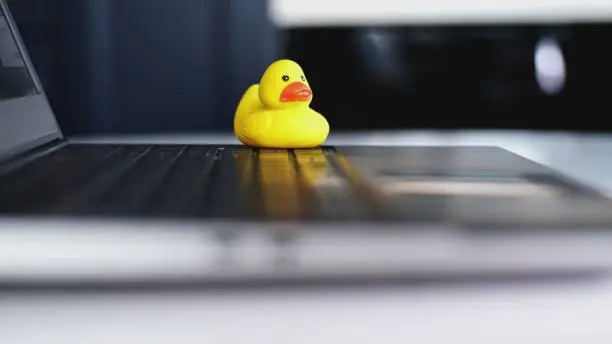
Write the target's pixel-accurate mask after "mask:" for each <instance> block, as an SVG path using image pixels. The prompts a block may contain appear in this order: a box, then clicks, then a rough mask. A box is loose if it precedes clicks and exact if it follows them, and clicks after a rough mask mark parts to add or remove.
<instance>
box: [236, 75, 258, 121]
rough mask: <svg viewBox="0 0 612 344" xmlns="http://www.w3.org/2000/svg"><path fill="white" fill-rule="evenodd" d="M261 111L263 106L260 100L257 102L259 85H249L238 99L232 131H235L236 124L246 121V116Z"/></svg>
mask: <svg viewBox="0 0 612 344" xmlns="http://www.w3.org/2000/svg"><path fill="white" fill-rule="evenodd" d="M261 109H263V104H262V103H261V100H259V85H258V84H255V85H251V87H249V88H248V89H247V91H246V92H245V93H244V95H243V96H242V98H241V99H240V103H238V107H237V108H236V114H235V116H234V129H236V125H237V124H238V123H241V122H242V121H244V120H245V119H246V116H248V115H250V114H252V113H253V112H255V111H259V110H261Z"/></svg>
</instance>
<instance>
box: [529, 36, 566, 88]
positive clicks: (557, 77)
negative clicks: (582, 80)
mask: <svg viewBox="0 0 612 344" xmlns="http://www.w3.org/2000/svg"><path fill="white" fill-rule="evenodd" d="M534 65H535V72H536V79H537V81H538V85H540V88H541V89H542V91H544V92H545V93H548V94H550V95H554V94H557V93H559V92H561V90H563V87H564V86H565V75H566V72H565V59H564V58H563V51H562V50H561V47H560V46H559V44H558V43H557V42H556V41H555V40H554V39H552V38H544V39H542V40H540V41H539V42H538V44H537V45H536V48H535V56H534Z"/></svg>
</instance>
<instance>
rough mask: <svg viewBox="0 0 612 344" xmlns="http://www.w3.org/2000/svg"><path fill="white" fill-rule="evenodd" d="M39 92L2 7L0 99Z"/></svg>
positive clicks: (0, 24)
mask: <svg viewBox="0 0 612 344" xmlns="http://www.w3.org/2000/svg"><path fill="white" fill-rule="evenodd" d="M37 93H38V90H37V88H36V85H35V83H34V80H33V79H32V76H31V75H30V73H29V71H28V68H27V66H26V63H25V61H24V58H23V56H22V54H21V52H20V50H19V45H18V44H17V42H16V41H15V36H14V34H13V32H12V29H11V26H10V25H9V21H8V19H7V16H6V14H5V13H4V10H3V9H2V8H0V100H4V99H9V98H20V97H26V96H29V95H33V94H37Z"/></svg>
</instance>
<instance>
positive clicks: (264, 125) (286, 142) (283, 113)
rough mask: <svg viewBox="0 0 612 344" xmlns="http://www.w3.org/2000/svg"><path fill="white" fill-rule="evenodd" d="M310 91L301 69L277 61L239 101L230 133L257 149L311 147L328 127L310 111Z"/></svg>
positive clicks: (322, 140)
mask: <svg viewBox="0 0 612 344" xmlns="http://www.w3.org/2000/svg"><path fill="white" fill-rule="evenodd" d="M311 101H312V90H311V89H310V85H309V84H308V81H307V80H306V77H305V75H304V71H302V67H300V65H298V64H297V63H296V62H294V61H291V60H278V61H276V62H274V63H272V64H271V65H270V66H269V67H268V69H266V71H265V72H264V74H263V76H262V78H261V80H260V82H259V84H255V85H252V86H251V87H249V88H248V89H247V91H246V92H245V94H244V95H243V96H242V99H240V103H239V104H238V108H237V109H236V115H235V117H234V133H235V134H236V137H237V138H238V139H239V140H240V141H241V142H242V143H244V144H246V145H249V146H253V147H260V148H313V147H317V146H319V145H321V144H323V142H325V140H326V139H327V135H328V134H329V124H328V123H327V120H326V119H325V117H323V116H322V115H321V114H319V113H318V112H316V111H314V110H312V109H311V108H310V102H311Z"/></svg>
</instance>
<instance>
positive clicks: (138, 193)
mask: <svg viewBox="0 0 612 344" xmlns="http://www.w3.org/2000/svg"><path fill="white" fill-rule="evenodd" d="M333 153H334V150H333V149H332V148H323V149H315V150H252V149H249V148H246V147H237V146H198V145H189V146H187V145H67V146H66V147H65V148H62V149H60V150H57V151H54V152H52V153H51V154H49V155H48V156H45V157H42V158H40V159H37V160H35V161H33V162H31V163H29V164H27V165H25V166H24V167H22V168H20V169H18V170H16V171H12V172H11V173H9V174H7V175H4V176H2V177H1V178H0V190H2V193H1V194H0V211H1V212H2V213H12V214H28V213H36V214H67V215H105V216H138V217H140V216H163V217H175V216H179V217H224V216H227V217H262V216H264V217H267V216H272V217H275V218H296V217H303V216H309V217H313V216H314V217H317V216H319V217H334V215H339V214H343V215H344V216H349V215H350V216H354V217H357V218H358V217H361V216H360V215H359V214H361V213H360V211H361V210H363V209H359V207H357V204H356V202H350V201H349V202H344V203H343V204H341V203H337V202H336V205H335V206H336V208H337V211H334V212H329V213H327V214H326V213H325V211H322V209H324V208H323V207H322V206H321V205H322V203H321V201H322V202H323V203H325V204H329V205H332V204H333V203H334V197H335V198H336V201H340V200H344V199H345V198H346V197H345V195H343V194H342V193H343V192H344V191H346V192H350V191H349V190H341V191H339V192H338V193H337V194H336V195H334V194H333V192H329V190H327V192H324V191H323V190H320V191H322V192H320V193H318V194H317V195H316V196H315V195H313V193H316V191H317V190H315V189H316V185H315V184H308V180H307V179H308V178H311V179H312V178H319V177H321V176H322V175H324V174H325V175H326V177H327V178H321V179H322V180H323V179H325V180H332V182H334V181H333V178H330V176H332V177H334V178H336V179H338V180H340V179H341V178H343V176H344V175H346V172H345V171H342V169H341V168H340V167H338V166H339V165H338V164H337V163H335V162H334V154H333ZM313 174H317V175H316V176H315V175H313ZM256 181H257V182H256ZM336 182H337V180H336ZM323 196H325V197H323ZM309 198H311V199H309ZM315 198H316V200H315ZM323 198H325V199H324V200H323ZM317 201H319V202H318V206H317ZM305 203H308V206H305ZM351 205H355V208H351V209H348V208H350V206H351ZM350 212H352V213H353V214H349V213H350Z"/></svg>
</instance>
